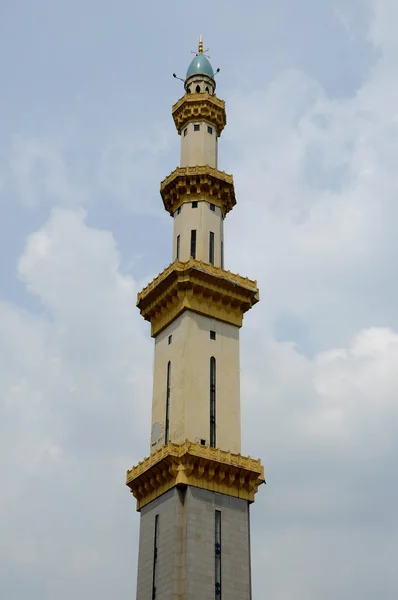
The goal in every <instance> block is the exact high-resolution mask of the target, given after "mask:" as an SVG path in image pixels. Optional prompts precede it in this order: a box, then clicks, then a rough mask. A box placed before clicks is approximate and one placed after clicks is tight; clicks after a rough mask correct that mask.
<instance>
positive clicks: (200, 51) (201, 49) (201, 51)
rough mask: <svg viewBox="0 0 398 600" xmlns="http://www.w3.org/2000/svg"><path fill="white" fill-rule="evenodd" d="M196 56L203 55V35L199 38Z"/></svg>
mask: <svg viewBox="0 0 398 600" xmlns="http://www.w3.org/2000/svg"><path fill="white" fill-rule="evenodd" d="M198 54H203V35H202V34H200V36H199V46H198Z"/></svg>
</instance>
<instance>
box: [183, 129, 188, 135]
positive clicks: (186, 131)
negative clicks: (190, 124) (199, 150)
mask: <svg viewBox="0 0 398 600" xmlns="http://www.w3.org/2000/svg"><path fill="white" fill-rule="evenodd" d="M187 133H188V129H187V128H186V127H185V129H184V137H185V136H186V135H187Z"/></svg>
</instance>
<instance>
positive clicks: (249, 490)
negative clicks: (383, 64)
mask: <svg viewBox="0 0 398 600" xmlns="http://www.w3.org/2000/svg"><path fill="white" fill-rule="evenodd" d="M263 483H265V481H264V467H263V466H262V464H261V461H260V460H256V459H253V458H251V457H250V456H247V457H246V456H241V455H240V454H233V453H232V452H225V451H223V450H220V449H217V448H210V447H209V446H205V447H204V446H201V445H200V444H198V443H192V442H189V441H188V440H187V441H186V442H185V443H184V444H173V443H169V444H167V445H165V446H163V447H162V448H159V450H158V451H157V452H155V453H154V454H152V455H151V456H150V457H149V458H146V459H145V460H143V461H142V462H140V463H139V464H138V465H137V466H136V467H133V468H132V469H130V470H129V471H127V477H126V485H127V486H128V487H129V488H130V490H131V492H132V494H133V495H134V496H135V498H136V500H137V510H141V509H142V508H143V507H144V506H145V505H146V504H148V503H149V502H152V501H153V500H155V499H156V498H158V497H159V496H161V495H162V494H164V493H165V492H167V491H168V490H170V489H171V488H173V487H175V486H187V485H192V486H194V487H199V488H202V489H205V490H211V491H213V492H218V493H220V494H227V495H228V496H233V497H235V498H241V499H243V500H247V501H248V502H250V503H252V502H254V496H255V494H256V492H257V490H258V487H259V486H260V485H261V484H263Z"/></svg>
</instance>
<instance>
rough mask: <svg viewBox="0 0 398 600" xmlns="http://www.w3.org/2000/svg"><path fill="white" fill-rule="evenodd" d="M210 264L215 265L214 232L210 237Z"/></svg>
mask: <svg viewBox="0 0 398 600" xmlns="http://www.w3.org/2000/svg"><path fill="white" fill-rule="evenodd" d="M209 263H210V264H211V265H214V233H213V232H212V231H210V235H209Z"/></svg>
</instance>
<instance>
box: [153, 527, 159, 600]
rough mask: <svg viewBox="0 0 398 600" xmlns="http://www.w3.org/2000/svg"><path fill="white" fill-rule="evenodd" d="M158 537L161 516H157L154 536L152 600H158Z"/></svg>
mask: <svg viewBox="0 0 398 600" xmlns="http://www.w3.org/2000/svg"><path fill="white" fill-rule="evenodd" d="M158 537H159V515H156V516H155V533H154V536H153V572H152V600H155V598H156V581H157V570H158Z"/></svg>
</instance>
